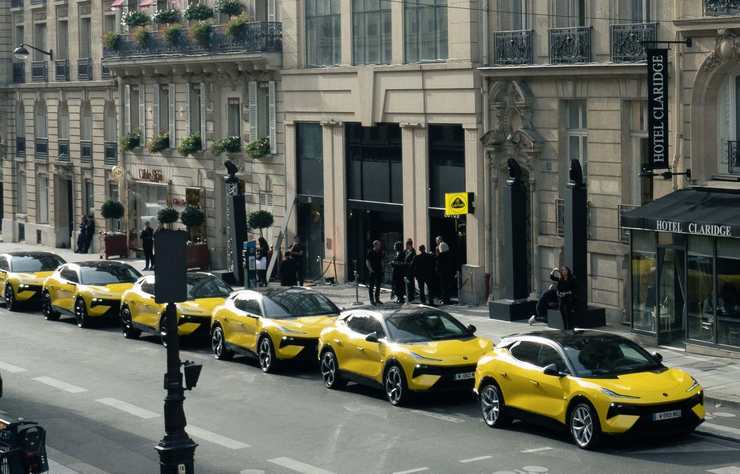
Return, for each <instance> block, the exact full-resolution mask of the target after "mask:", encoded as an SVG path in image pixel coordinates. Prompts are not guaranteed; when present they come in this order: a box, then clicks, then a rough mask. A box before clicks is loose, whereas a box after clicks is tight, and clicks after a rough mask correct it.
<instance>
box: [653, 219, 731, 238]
mask: <svg viewBox="0 0 740 474" xmlns="http://www.w3.org/2000/svg"><path fill="white" fill-rule="evenodd" d="M655 230H657V231H658V232H671V233H674V234H691V235H708V236H711V237H732V236H733V234H732V226H731V225H721V224H699V223H696V222H678V221H667V220H661V219H658V220H656V221H655Z"/></svg>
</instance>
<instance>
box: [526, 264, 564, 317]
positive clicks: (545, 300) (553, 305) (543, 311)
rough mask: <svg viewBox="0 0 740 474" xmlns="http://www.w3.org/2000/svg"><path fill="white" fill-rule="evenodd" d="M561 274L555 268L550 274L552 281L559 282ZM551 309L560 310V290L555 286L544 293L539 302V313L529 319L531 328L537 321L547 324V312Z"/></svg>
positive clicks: (551, 286)
mask: <svg viewBox="0 0 740 474" xmlns="http://www.w3.org/2000/svg"><path fill="white" fill-rule="evenodd" d="M559 273H560V270H558V269H557V268H554V269H553V270H552V272H550V279H551V280H553V281H557V280H558V277H557V275H558V274H559ZM550 309H558V290H557V288H556V286H555V285H554V284H551V285H550V286H549V287H548V288H547V289H546V290H545V291H543V292H542V295H541V296H540V299H539V300H537V313H536V314H533V315H532V316H531V317H530V318H529V325H530V326H531V325H533V324H534V323H535V322H537V321H539V322H543V323H547V311H548V310H550Z"/></svg>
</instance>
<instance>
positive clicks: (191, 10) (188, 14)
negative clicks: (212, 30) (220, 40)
mask: <svg viewBox="0 0 740 474" xmlns="http://www.w3.org/2000/svg"><path fill="white" fill-rule="evenodd" d="M183 16H184V17H185V19H186V20H188V21H203V20H207V19H209V18H213V8H211V7H209V6H208V5H203V4H200V3H196V4H191V5H188V7H187V8H186V9H185V14H184V15H183Z"/></svg>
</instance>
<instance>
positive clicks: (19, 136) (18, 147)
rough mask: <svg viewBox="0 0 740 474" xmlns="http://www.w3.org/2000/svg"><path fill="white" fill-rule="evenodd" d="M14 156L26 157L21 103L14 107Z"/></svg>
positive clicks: (23, 111)
mask: <svg viewBox="0 0 740 474" xmlns="http://www.w3.org/2000/svg"><path fill="white" fill-rule="evenodd" d="M15 156H18V157H24V156H26V112H25V110H24V106H23V101H18V103H17V105H16V107H15Z"/></svg>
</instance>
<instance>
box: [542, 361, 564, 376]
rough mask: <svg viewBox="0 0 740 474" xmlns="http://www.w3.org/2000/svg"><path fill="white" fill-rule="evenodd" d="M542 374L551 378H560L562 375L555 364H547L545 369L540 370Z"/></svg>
mask: <svg viewBox="0 0 740 474" xmlns="http://www.w3.org/2000/svg"><path fill="white" fill-rule="evenodd" d="M542 372H543V373H544V374H545V375H549V376H551V377H562V376H563V373H562V372H560V371H559V370H558V366H557V365H555V364H548V365H546V366H545V368H544V369H543V370H542Z"/></svg>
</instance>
